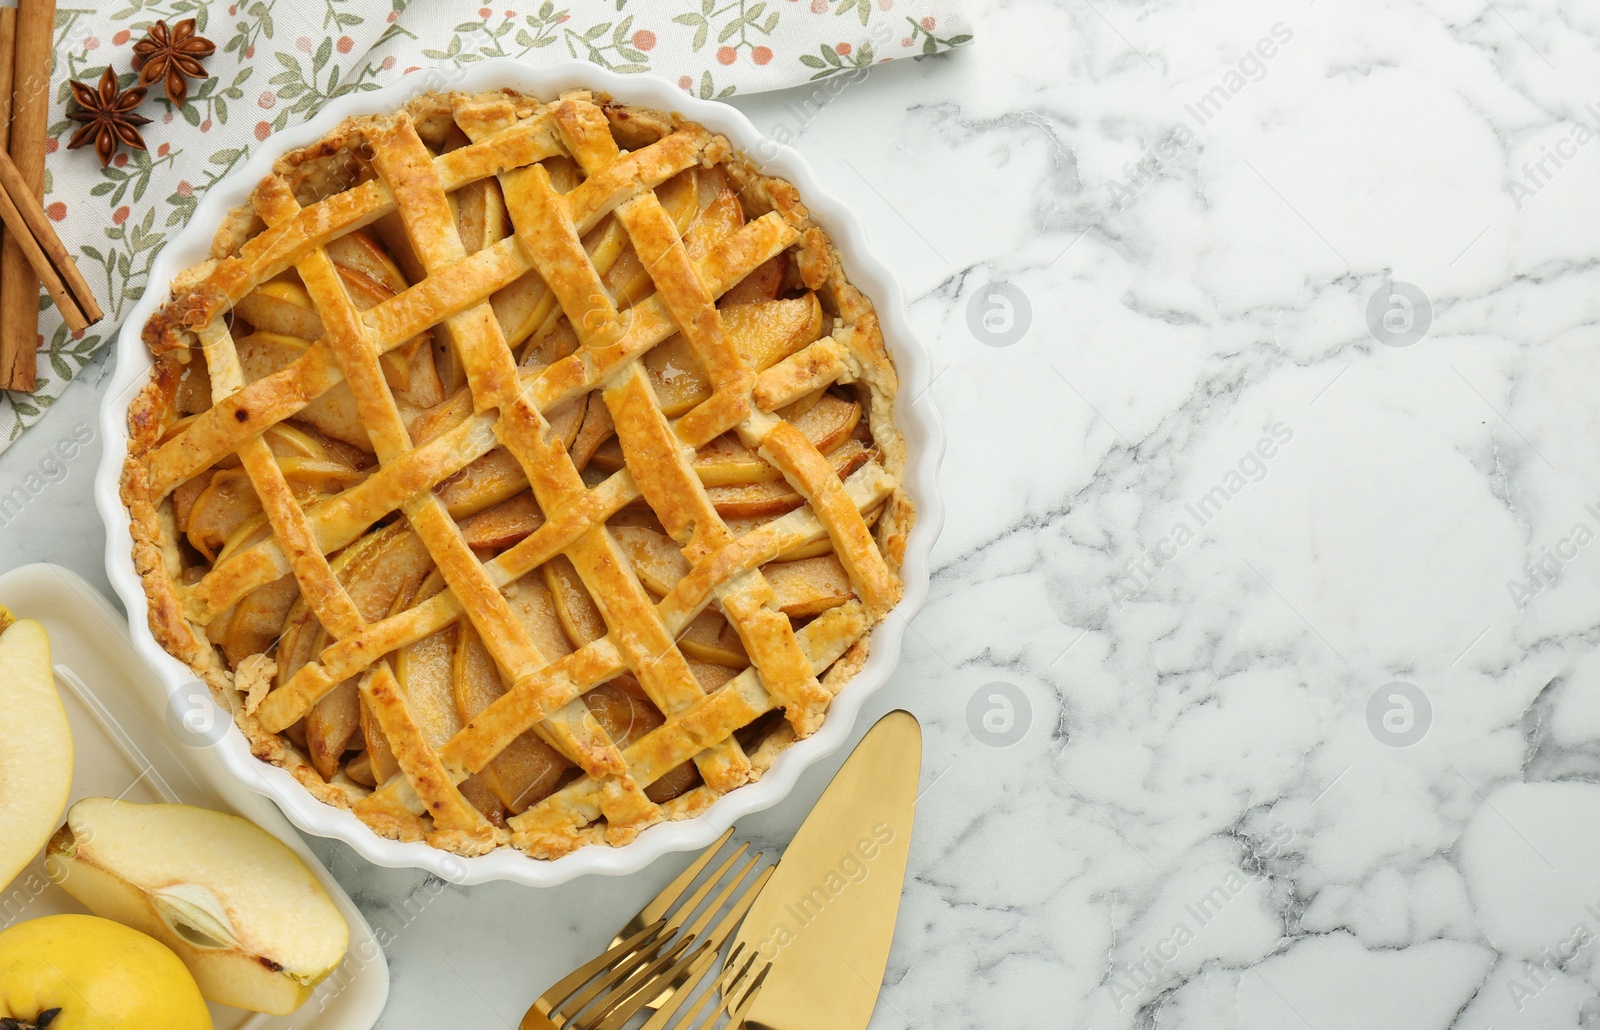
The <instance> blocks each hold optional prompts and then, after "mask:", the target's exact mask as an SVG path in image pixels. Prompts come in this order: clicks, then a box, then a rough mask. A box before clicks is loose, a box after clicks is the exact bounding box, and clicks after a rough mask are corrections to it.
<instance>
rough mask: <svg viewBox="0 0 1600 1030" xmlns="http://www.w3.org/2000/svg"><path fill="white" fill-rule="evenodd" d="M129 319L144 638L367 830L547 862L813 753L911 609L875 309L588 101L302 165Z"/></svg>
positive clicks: (472, 118)
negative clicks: (143, 358) (145, 372)
mask: <svg viewBox="0 0 1600 1030" xmlns="http://www.w3.org/2000/svg"><path fill="white" fill-rule="evenodd" d="M211 255H212V256H211V258H210V260H207V261H205V262H204V263H202V264H200V265H198V266H196V267H194V268H192V269H189V270H188V271H186V272H184V273H183V274H181V275H180V276H179V277H178V278H177V279H176V280H175V281H174V282H173V284H172V295H171V297H170V299H168V300H167V301H166V303H165V304H164V305H162V306H161V307H160V308H159V309H158V310H157V311H156V313H155V314H154V315H153V316H152V317H151V318H150V320H149V321H148V323H147V324H146V325H145V327H144V339H145V340H146V342H147V343H148V344H149V346H150V348H151V350H152V352H153V354H154V356H155V366H154V369H153V371H152V374H151V378H150V380H149V382H148V384H147V385H146V386H145V387H144V389H143V390H142V392H141V393H140V395H139V397H138V398H137V400H136V402H135V403H134V404H133V405H132V407H131V409H130V415H129V428H130V435H131V440H130V448H129V450H130V456H129V458H128V461H127V464H126V467H125V470H124V474H123V483H122V490H123V499H124V501H125V503H126V504H127V506H128V509H129V511H130V513H131V515H132V521H133V536H134V560H135V564H136V566H137V568H138V571H139V573H140V575H141V576H142V578H143V582H144V585H145V589H146V591H147V593H148V595H149V601H150V625H151V628H152V630H153V631H154V632H155V634H156V637H157V639H158V640H159V641H160V642H161V643H162V645H163V646H164V647H165V648H166V649H167V650H168V651H170V652H171V653H172V654H173V655H175V656H177V657H178V658H180V659H182V660H184V661H186V662H187V663H188V664H189V665H190V666H191V667H192V668H193V669H194V670H195V671H196V672H197V673H198V674H199V675H201V676H202V677H203V678H204V679H205V680H206V682H207V683H208V684H209V685H210V687H211V690H212V692H213V693H214V695H215V696H216V697H217V698H218V700H219V702H221V703H222V704H224V705H225V706H226V708H227V709H228V710H229V711H231V712H232V713H233V715H234V717H235V720H236V721H237V723H238V724H239V726H240V727H241V728H242V729H243V731H244V733H245V734H246V736H247V737H248V739H249V740H250V743H251V746H252V748H253V750H254V752H255V754H256V755H257V756H258V757H259V758H261V759H263V760H266V761H269V762H272V763H273V764H275V765H278V766H280V767H282V768H284V769H286V770H288V771H289V772H291V773H292V774H293V775H294V776H295V777H296V778H297V779H298V780H299V781H300V782H301V783H302V784H304V785H305V787H306V788H307V789H308V790H310V791H311V792H312V793H313V794H314V795H315V796H316V797H318V798H320V799H321V800H323V801H325V802H328V803H330V804H335V805H340V806H345V807H349V808H351V809H353V810H354V811H355V813H356V814H357V815H358V816H359V817H360V818H361V819H362V820H363V821H364V822H365V823H366V824H367V825H368V826H370V827H371V828H372V829H373V830H374V831H376V832H377V833H379V834H382V835H384V836H386V837H390V838H394V839H400V840H426V841H427V842H429V843H431V844H432V845H434V846H435V847H441V848H446V849H449V850H451V851H454V852H457V853H460V854H468V855H470V854H481V853H484V852H486V851H488V850H490V849H492V848H495V847H497V846H502V845H511V846H515V847H517V848H520V849H522V850H523V851H525V852H526V853H528V854H529V855H532V856H534V857H538V858H553V857H556V856H559V855H562V854H565V853H567V852H570V851H572V850H574V849H576V848H578V847H580V846H583V845H585V844H590V843H607V844H613V845H618V844H623V843H626V842H628V841H630V840H632V839H633V838H634V837H635V836H636V835H637V834H638V833H639V831H640V830H642V829H643V828H645V827H647V826H649V825H651V824H653V823H655V822H658V821H660V820H663V819H682V818H686V817H691V816H694V815H696V814H698V813H700V812H702V811H704V810H705V809H706V808H707V807H708V806H709V805H710V804H711V803H712V802H713V801H714V800H715V799H716V798H717V797H719V796H721V795H722V794H725V793H727V792H728V791H731V790H734V789H736V788H737V787H739V786H740V785H741V784H744V783H746V782H749V781H751V780H753V779H756V778H758V777H759V776H761V774H762V773H763V772H764V771H765V770H766V769H767V768H769V767H770V765H771V763H772V761H773V759H774V758H775V756H776V755H777V754H778V753H779V752H780V751H782V749H783V748H785V747H786V746H788V745H789V744H790V743H792V742H793V741H794V740H796V739H797V738H801V737H804V736H806V735H808V734H810V733H812V732H813V731H814V730H816V728H817V727H818V725H819V724H820V723H821V721H822V720H823V718H824V716H825V714H826V712H827V710H828V706H829V703H830V701H831V700H832V698H833V696H834V695H835V693H837V691H838V690H839V689H840V687H841V686H842V685H843V684H844V683H845V682H846V681H847V680H848V679H849V678H850V677H851V676H853V675H854V674H855V672H856V671H857V670H858V669H859V668H860V667H861V665H862V663H863V662H864V660H865V658H866V650H867V636H866V634H867V631H868V630H869V629H870V628H871V627H872V626H873V625H874V624H875V623H876V622H877V621H879V620H880V619H882V618H883V617H884V616H885V614H886V613H887V612H888V611H889V610H890V608H891V607H892V606H893V605H894V604H895V602H896V601H897V600H898V598H899V596H900V580H899V576H898V570H899V567H900V563H901V560H902V558H903V555H904V548H905V541H906V535H907V533H908V531H909V529H910V526H911V523H912V520H913V515H914V513H913V510H912V506H911V505H910V503H909V502H908V500H907V498H906V497H905V496H904V495H903V493H902V491H901V489H900V474H901V471H902V468H903V466H904V462H905V444H904V441H903V439H902V438H901V436H900V434H899V433H898V432H896V429H895V425H894V422H893V418H892V408H893V402H894V397H895V391H896V376H895V370H894V367H893V365H892V364H891V362H890V360H889V356H888V353H887V351H886V349H885V347H884V342H883V337H882V334H881V332H880V330H879V327H878V321H877V317H876V315H875V314H874V311H873V307H872V304H871V302H870V301H869V300H868V299H867V298H866V297H865V296H863V295H862V294H861V293H860V291H858V290H857V289H856V288H855V287H853V286H852V285H851V284H850V282H849V280H848V279H847V278H846V277H845V273H844V270H843V268H842V267H841V263H840V257H839V254H838V252H837V250H836V249H835V248H834V246H833V244H832V242H831V241H830V239H829V238H828V236H827V235H826V234H825V233H824V232H823V230H822V229H821V228H820V227H819V226H817V225H816V224H815V223H814V222H813V221H812V220H811V218H810V216H809V215H808V213H807V210H806V208H805V206H804V205H803V204H802V203H801V201H800V198H799V197H798V195H797V192H796V190H795V189H794V187H793V186H792V185H791V184H790V183H788V182H785V181H783V180H780V179H775V178H771V177H769V176H766V175H764V174H763V173H762V172H761V171H760V170H759V169H758V168H757V167H756V166H755V165H754V164H753V163H752V162H751V161H749V160H747V159H746V158H744V157H743V156H742V155H740V154H738V153H736V152H734V150H733V149H732V147H731V146H730V145H729V143H728V141H727V140H726V139H724V138H723V137H721V136H717V135H715V134H713V133H711V132H709V131H708V130H706V129H705V128H704V127H702V126H700V125H697V124H694V123H692V122H688V121H685V120H683V119H681V118H679V117H677V116H671V115H667V114H664V113H662V112H659V111H654V110H649V109H643V108H639V107H633V106H629V105H627V104H623V103H619V102H616V101H614V100H613V99H612V98H610V97H607V96H604V95H600V94H593V93H589V92H583V91H574V92H569V93H566V94H563V95H562V96H561V97H559V98H557V99H556V100H554V101H552V102H549V103H545V102H541V101H540V100H538V99H536V98H534V97H531V96H527V95H524V94H520V93H515V92H511V91H505V92H498V93H490V94H479V95H459V94H449V95H446V94H430V95H426V96H422V97H418V98H416V99H415V100H413V101H411V102H410V103H408V104H407V105H406V106H405V107H404V108H403V109H402V110H400V111H398V112H396V113H394V114H392V115H385V116H374V117H361V118H353V119H349V120H346V121H345V122H344V123H343V124H342V125H340V126H339V128H338V129H337V130H336V131H335V132H333V133H332V134H331V135H329V136H328V137H326V138H324V139H323V140H321V141H320V142H318V143H316V144H315V145H313V146H310V147H306V148H304V149H302V150H298V151H296V152H294V153H291V154H288V155H287V156H285V157H283V158H282V159H280V160H279V161H278V162H277V164H276V165H275V166H274V172H273V174H272V175H269V176H268V177H266V178H265V179H263V180H262V181H261V183H260V185H258V186H257V187H256V189H255V192H254V193H253V194H252V195H251V198H250V201H249V203H248V204H246V205H244V206H242V207H240V208H238V209H236V210H235V211H233V212H232V213H231V214H230V215H229V217H228V218H227V220H226V221H225V223H224V224H223V225H222V226H221V227H220V229H219V231H218V232H217V235H216V238H215V241H214V243H213V246H212V251H211Z"/></svg>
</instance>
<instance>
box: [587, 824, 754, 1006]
mask: <svg viewBox="0 0 1600 1030" xmlns="http://www.w3.org/2000/svg"><path fill="white" fill-rule="evenodd" d="M760 858H761V856H760V855H759V854H757V855H756V856H755V857H754V858H752V859H751V860H750V861H749V863H748V864H746V865H745V867H744V868H743V869H741V870H740V871H739V875H738V876H737V877H735V878H734V879H733V880H732V881H730V882H729V883H728V886H727V887H726V888H724V889H723V891H722V893H721V894H720V895H718V897H717V899H716V901H715V902H714V903H713V904H712V905H711V906H710V907H709V908H708V909H707V910H706V914H705V915H703V916H701V917H700V919H698V920H696V921H695V925H694V926H692V927H690V928H689V930H688V932H687V933H686V934H685V935H684V937H683V938H682V943H688V942H689V941H692V940H694V939H695V938H696V937H698V936H699V934H700V933H701V931H703V930H704V929H705V925H704V924H705V923H707V922H709V921H710V916H711V915H712V914H714V913H716V912H719V911H721V910H722V906H723V905H725V904H727V901H728V897H729V895H731V894H732V893H733V890H734V888H735V887H737V886H738V885H739V883H740V881H742V880H743V879H744V878H745V877H746V876H747V875H748V874H749V872H750V868H751V866H753V865H755V863H756V862H757V861H758V860H759V859H760ZM776 870H777V867H776V866H768V867H767V868H766V869H763V870H762V871H761V873H760V875H758V876H757V877H756V878H755V880H754V881H752V882H751V884H750V886H749V887H748V888H746V890H745V893H744V894H743V896H741V897H740V898H739V900H738V901H737V902H735V903H734V905H733V907H732V908H731V909H729V910H728V913H727V914H726V915H724V916H723V917H722V919H721V921H719V922H718V923H717V925H716V928H715V929H713V930H712V931H711V934H710V936H709V937H707V938H706V939H705V941H704V942H703V943H702V944H700V946H699V947H698V948H696V949H695V951H694V952H693V953H691V954H689V955H685V956H684V957H683V958H681V959H678V961H677V963H676V964H675V965H674V966H673V967H672V968H671V969H669V970H668V971H667V972H665V973H663V974H661V975H660V976H658V977H656V978H654V979H653V980H651V981H650V982H649V983H648V985H647V986H646V988H645V989H643V990H637V991H636V992H635V993H633V994H632V995H631V996H630V995H621V994H619V1001H618V1004H616V1005H615V1006H613V1008H612V1009H611V1011H610V1013H609V1015H608V1017H607V1018H606V1019H605V1021H604V1022H602V1023H601V1024H600V1025H599V1027H598V1028H597V1030H621V1028H622V1027H623V1026H625V1025H626V1024H627V1022H628V1020H629V1019H631V1018H632V1017H633V1015H634V1014H635V1013H636V1012H638V1011H639V1010H640V1009H641V1008H643V1007H644V1006H645V1004H646V1003H647V1002H649V1001H652V1000H654V1001H656V1002H657V1003H658V1004H664V1003H665V1000H666V998H667V995H666V994H663V993H661V992H660V991H658V990H655V989H654V988H655V987H656V985H657V984H661V985H664V986H665V987H666V989H667V991H668V992H669V993H672V992H677V993H683V994H687V993H688V992H689V991H693V989H694V988H693V986H692V985H691V986H688V987H687V990H685V983H686V982H687V980H688V978H689V976H690V974H689V973H686V970H689V969H692V968H693V966H694V965H695V964H697V963H698V962H699V961H700V957H701V956H703V955H712V956H715V955H716V953H717V952H719V951H721V950H722V945H723V944H724V943H726V942H727V940H728V938H729V937H730V936H731V935H732V934H733V931H734V930H735V929H737V928H738V926H739V923H740V922H741V921H743V919H744V916H745V913H746V912H748V911H750V906H751V905H753V904H755V900H756V896H757V895H759V894H760V893H761V889H762V888H763V887H765V886H766V885H767V881H768V880H770V879H771V878H772V874H773V873H774V872H775V871H776ZM674 950H676V949H674ZM664 964H665V963H657V964H656V965H657V966H659V965H664ZM703 974H704V970H703V969H702V970H701V972H700V974H694V975H693V979H694V981H695V982H698V981H699V978H700V975H703Z"/></svg>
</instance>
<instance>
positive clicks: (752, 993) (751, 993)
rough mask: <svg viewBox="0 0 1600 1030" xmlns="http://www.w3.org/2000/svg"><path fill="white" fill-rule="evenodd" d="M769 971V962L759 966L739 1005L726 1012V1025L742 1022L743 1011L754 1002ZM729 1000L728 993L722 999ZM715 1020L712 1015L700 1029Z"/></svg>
mask: <svg viewBox="0 0 1600 1030" xmlns="http://www.w3.org/2000/svg"><path fill="white" fill-rule="evenodd" d="M752 957H754V956H752ZM770 972H772V963H771V962H768V963H766V964H765V965H763V966H762V967H761V972H759V973H757V974H756V978H755V981H754V982H753V983H752V984H751V985H750V989H749V990H748V991H746V992H745V995H744V1000H743V1001H741V1002H740V1003H739V1007H738V1008H737V1009H734V1010H733V1011H732V1012H729V1013H728V1025H729V1026H730V1027H736V1026H739V1025H740V1024H741V1023H743V1022H744V1017H745V1013H747V1012H749V1011H750V1006H751V1005H754V1004H755V1002H756V995H758V994H760V993H761V985H762V984H764V983H766V982H767V974H768V973H770ZM731 1001H732V996H731V995H730V996H728V998H726V999H724V1004H729V1003H731ZM716 1021H717V1019H716V1017H715V1016H712V1017H711V1022H710V1023H707V1024H706V1025H705V1026H704V1027H702V1028H701V1030H711V1027H712V1026H713V1025H714V1024H715V1023H716Z"/></svg>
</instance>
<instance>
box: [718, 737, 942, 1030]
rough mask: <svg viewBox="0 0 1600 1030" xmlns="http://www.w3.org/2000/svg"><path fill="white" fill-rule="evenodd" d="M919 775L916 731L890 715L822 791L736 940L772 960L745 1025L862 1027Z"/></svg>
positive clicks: (884, 955)
mask: <svg viewBox="0 0 1600 1030" xmlns="http://www.w3.org/2000/svg"><path fill="white" fill-rule="evenodd" d="M921 770H922V727H921V726H920V725H918V723H917V720H916V717H915V716H913V715H912V714H911V713H910V712H905V711H897V712H890V713H889V714H888V715H886V716H884V717H883V718H882V719H880V720H878V723H877V725H875V726H873V727H872V729H871V730H869V731H867V735H866V736H865V737H864V738H862V740H861V743H860V744H859V745H857V747H856V749H855V752H854V753H853V754H852V755H851V756H850V758H849V759H848V760H847V761H846V762H845V764H844V766H843V768H841V769H840V770H839V773H838V775H836V776H835V777H834V778H833V782H832V783H830V784H829V785H828V789H827V790H826V791H824V792H823V794H822V798H821V799H820V800H819V801H818V802H817V807H816V808H814V809H812V811H811V814H810V815H809V816H807V817H806V821H805V822H804V823H803V824H802V825H801V826H800V831H799V832H798V833H796V834H795V837H794V841H793V842H792V843H790V845H789V847H788V850H786V851H785V852H784V853H783V860H782V861H781V862H779V863H778V871H777V872H776V873H775V874H774V875H773V877H772V880H771V881H770V882H769V883H768V884H767V886H766V889H765V890H763V891H762V892H761V896H760V897H759V898H757V899H756V902H755V904H754V905H753V906H752V907H751V909H750V913H749V915H747V916H746V917H745V920H744V924H743V925H742V926H741V927H740V928H739V933H738V936H737V937H736V938H735V941H736V945H737V944H738V943H742V944H743V945H744V946H745V948H746V949H752V948H753V949H755V951H756V952H757V954H758V956H759V957H758V958H757V959H756V962H757V964H760V963H762V962H767V961H770V962H771V963H772V969H771V972H769V973H768V974H767V979H766V984H765V986H764V988H763V989H762V991H761V993H760V995H759V996H758V997H757V998H756V1001H755V1005H754V1007H753V1008H752V1009H751V1010H750V1012H749V1014H748V1015H747V1016H746V1018H745V1026H747V1027H749V1028H751V1030H864V1028H865V1027H866V1025H867V1023H868V1022H869V1021H870V1020H871V1019H872V1010H873V1008H874V1007H875V1006H876V1005H877V1003H878V991H879V989H880V988H881V987H882V985H883V971H884V967H885V966H887V965H888V962H889V946H890V944H891V943H892V942H893V940H894V924H895V917H896V915H897V914H898V913H899V911H900V892H901V887H902V885H903V884H904V882H905V874H906V856H907V855H908V854H909V852H910V849H911V825H912V819H913V816H914V815H915V813H916V804H917V781H918V779H919V777H920V774H921ZM748 953H749V951H748V950H746V952H745V954H748Z"/></svg>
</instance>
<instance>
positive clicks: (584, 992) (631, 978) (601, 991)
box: [551, 924, 681, 1022]
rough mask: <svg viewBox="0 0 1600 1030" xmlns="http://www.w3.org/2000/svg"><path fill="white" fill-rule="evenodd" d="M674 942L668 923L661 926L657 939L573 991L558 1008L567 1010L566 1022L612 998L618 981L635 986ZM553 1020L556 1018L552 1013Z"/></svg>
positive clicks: (676, 948) (650, 940)
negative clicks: (638, 979) (596, 1004)
mask: <svg viewBox="0 0 1600 1030" xmlns="http://www.w3.org/2000/svg"><path fill="white" fill-rule="evenodd" d="M671 940H672V929H671V928H670V927H668V926H666V925H665V924H662V929H661V930H660V932H658V933H657V934H656V935H655V936H654V937H652V938H650V939H649V940H648V941H646V942H644V943H643V944H642V945H641V946H640V947H639V948H637V949H636V950H634V951H633V952H632V953H631V954H628V955H624V956H622V957H621V958H620V959H619V961H617V962H616V964H615V965H613V966H612V967H611V968H610V969H608V970H605V971H604V973H603V974H601V975H600V976H599V977H597V978H596V979H595V981H594V982H593V983H591V984H588V985H586V986H584V987H583V988H582V989H581V990H579V991H576V992H574V993H573V994H572V996H571V997H570V998H568V999H564V1000H563V1001H562V1002H561V1004H560V1005H558V1006H556V1008H558V1009H560V1008H564V1009H566V1010H567V1014H566V1017H565V1018H567V1019H575V1018H577V1016H578V1014H579V1013H580V1012H582V1011H583V1010H584V1009H586V1008H588V1007H589V1006H590V1005H592V1004H594V1003H595V1002H596V1001H597V1000H601V999H609V998H610V997H611V996H612V995H613V994H614V992H615V991H616V990H617V986H616V985H617V983H618V981H622V982H623V983H624V984H633V983H636V982H637V978H638V974H639V972H640V971H641V969H643V968H644V967H646V966H648V965H649V964H650V963H651V962H654V961H657V958H656V957H657V956H658V955H659V954H660V953H661V949H662V948H664V947H666V946H667V943H668V942H669V941H671ZM680 948H681V945H680V946H677V947H674V948H673V949H672V952H671V953H674V954H675V953H676V952H677V951H678V950H680ZM669 961H670V960H669ZM551 1011H552V1013H554V1011H555V1010H554V1009H552V1010H551ZM551 1018H552V1019H554V1018H555V1017H554V1015H553V1014H552V1016H551ZM589 1021H590V1020H585V1022H589Z"/></svg>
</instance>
